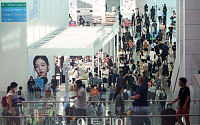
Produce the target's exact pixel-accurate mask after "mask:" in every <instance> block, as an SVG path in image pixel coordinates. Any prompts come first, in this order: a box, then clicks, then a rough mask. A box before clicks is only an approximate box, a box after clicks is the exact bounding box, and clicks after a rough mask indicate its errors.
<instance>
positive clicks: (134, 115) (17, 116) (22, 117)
mask: <svg viewBox="0 0 200 125" xmlns="http://www.w3.org/2000/svg"><path fill="white" fill-rule="evenodd" d="M172 116H200V114H181V115H176V114H174V115H112V116H0V118H10V117H12V118H44V117H46V118H76V117H79V118H105V117H172Z"/></svg>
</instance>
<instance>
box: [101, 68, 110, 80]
mask: <svg viewBox="0 0 200 125" xmlns="http://www.w3.org/2000/svg"><path fill="white" fill-rule="evenodd" d="M102 74H107V75H102V76H103V78H107V79H108V74H109V70H108V69H106V70H105V71H102Z"/></svg>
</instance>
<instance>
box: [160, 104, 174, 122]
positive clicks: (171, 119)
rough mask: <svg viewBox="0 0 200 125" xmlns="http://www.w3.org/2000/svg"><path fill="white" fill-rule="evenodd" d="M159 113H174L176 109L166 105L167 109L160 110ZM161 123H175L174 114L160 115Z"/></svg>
mask: <svg viewBox="0 0 200 125" xmlns="http://www.w3.org/2000/svg"><path fill="white" fill-rule="evenodd" d="M161 115H176V111H175V110H174V109H172V107H171V108H169V105H167V109H164V110H162V111H161ZM161 119H162V125H175V123H176V116H165V117H162V118H161Z"/></svg>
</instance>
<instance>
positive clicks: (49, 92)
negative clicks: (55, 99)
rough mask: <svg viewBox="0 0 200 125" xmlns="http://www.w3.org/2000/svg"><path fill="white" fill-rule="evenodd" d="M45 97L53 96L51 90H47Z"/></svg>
mask: <svg viewBox="0 0 200 125" xmlns="http://www.w3.org/2000/svg"><path fill="white" fill-rule="evenodd" d="M45 97H46V98H50V97H51V90H45Z"/></svg>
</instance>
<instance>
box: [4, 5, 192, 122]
mask: <svg viewBox="0 0 200 125" xmlns="http://www.w3.org/2000/svg"><path fill="white" fill-rule="evenodd" d="M161 10H162V11H161ZM156 13H157V15H156ZM169 18H170V19H171V20H172V21H171V24H170V26H169V27H168V28H167V27H166V26H167V7H166V4H164V6H163V8H162V9H161V8H158V9H157V7H156V6H152V8H151V9H150V10H149V9H148V5H147V4H146V5H145V6H144V13H140V10H139V8H137V10H136V12H134V11H133V14H132V17H131V20H129V19H128V18H126V19H125V21H124V23H122V21H123V15H121V13H120V12H119V28H120V31H123V32H122V34H121V35H120V36H119V45H118V46H119V48H120V49H119V50H120V51H119V52H118V63H114V62H113V58H112V57H110V56H109V55H108V54H105V57H104V60H101V59H99V61H100V64H101V69H98V67H96V68H97V69H96V68H95V74H92V73H91V72H89V75H88V76H89V77H88V82H87V85H84V84H83V83H82V81H81V80H78V78H77V77H76V76H78V73H77V72H78V69H76V70H75V72H74V73H75V75H74V77H73V79H72V83H74V84H75V83H76V86H75V89H74V91H75V94H74V96H71V97H70V99H76V102H75V104H74V105H75V109H74V107H70V105H67V106H66V107H65V111H66V112H65V115H74V116H85V115H94V114H95V115H97V116H101V115H106V113H105V107H106V106H109V105H113V104H112V102H111V101H115V112H111V111H108V112H107V114H108V115H109V116H112V115H114V114H116V115H118V116H121V117H120V118H122V119H123V117H122V116H123V115H128V114H129V111H130V112H131V114H132V115H147V114H148V111H149V106H150V105H151V106H155V105H156V106H158V108H159V110H162V109H165V106H166V102H165V101H159V100H167V94H166V92H165V89H164V87H170V84H171V78H172V74H173V68H174V62H175V59H176V42H175V41H174V39H173V36H174V35H175V32H174V27H173V26H174V25H175V23H176V22H175V18H176V15H175V11H173V14H172V16H171V17H169ZM79 21H80V24H81V23H84V20H83V19H82V17H80V20H79ZM98 74H99V75H98ZM179 80H180V86H181V87H182V89H181V91H184V90H187V91H186V92H187V93H186V95H184V94H182V93H180V94H179V96H178V97H177V99H176V100H174V101H173V102H172V103H174V102H176V101H177V100H179V99H182V100H185V101H186V102H184V101H182V102H181V103H182V104H181V106H182V108H183V107H184V108H186V107H187V111H188V110H189V107H188V105H189V102H190V99H189V97H188V96H190V95H189V90H188V88H187V87H185V84H186V82H187V80H186V79H185V78H181V79H179ZM34 84H35V82H34V80H33V78H32V77H30V80H29V81H28V89H29V91H30V97H32V98H33V97H34V92H35V91H36V89H35V88H34ZM51 84H52V85H51V88H52V90H53V96H54V97H56V88H57V86H58V82H57V80H56V78H55V76H53V77H52V80H51ZM17 86H18V85H17V83H11V85H10V86H9V88H8V92H7V96H6V97H7V103H8V105H9V111H8V115H9V116H12V115H15V116H18V115H20V113H17V111H18V110H17V109H16V110H15V108H13V107H18V106H16V104H17V103H19V104H21V102H22V101H23V100H24V94H23V92H22V87H20V88H19V92H17V91H16V88H17ZM183 89H184V90H183ZM87 95H88V98H87ZM183 96H184V97H183ZM185 96H187V98H186V99H185ZM39 97H40V101H41V103H38V109H37V113H34V110H30V116H44V117H38V118H37V117H36V118H29V119H28V120H26V121H27V122H28V124H30V125H35V124H54V122H53V121H54V120H55V119H53V118H51V117H50V118H46V117H45V116H54V115H55V111H54V109H53V108H54V106H55V104H53V103H51V101H52V97H49V103H43V102H42V101H43V100H44V98H43V97H42V96H41V95H39ZM182 97H183V98H182ZM124 100H134V101H133V102H132V104H131V105H129V103H126V102H125V101H124ZM147 100H152V101H147ZM155 100H158V101H155ZM87 101H93V102H91V103H87ZM95 101H96V102H95ZM98 101H110V102H108V103H106V102H98ZM11 102H12V103H11ZM172 103H170V104H172ZM19 107H21V105H19ZM70 109H73V110H72V111H73V112H72V113H71V111H70ZM47 112H48V113H47ZM182 112H183V110H182V109H179V112H178V113H179V114H181V113H182ZM184 113H189V112H184ZM6 115H7V114H6ZM178 118H179V119H178V120H179V121H178V122H179V123H181V121H180V117H178ZM9 120H12V121H13V122H15V123H16V125H19V124H20V121H19V118H9V119H8V120H7V123H10V122H9ZM66 120H67V122H68V123H70V118H66ZM75 120H78V119H75ZM186 120H187V122H188V121H189V118H188V117H186ZM144 123H145V125H150V124H151V122H150V119H149V118H148V117H137V118H135V117H131V124H134V125H137V124H138V125H141V124H144Z"/></svg>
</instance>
